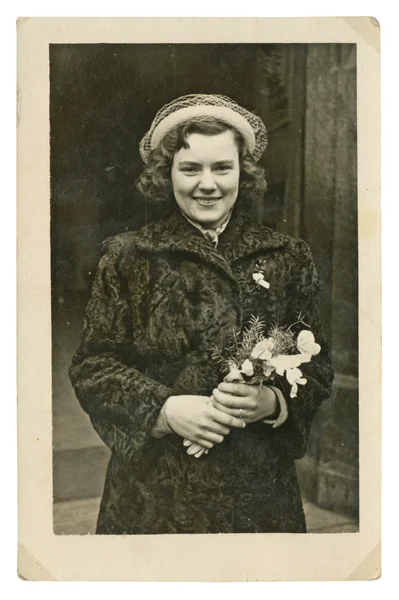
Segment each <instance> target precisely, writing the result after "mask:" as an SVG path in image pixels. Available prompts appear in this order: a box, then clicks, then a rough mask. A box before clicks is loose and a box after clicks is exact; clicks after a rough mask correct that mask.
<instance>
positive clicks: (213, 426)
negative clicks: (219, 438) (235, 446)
mask: <svg viewBox="0 0 399 600" xmlns="http://www.w3.org/2000/svg"><path fill="white" fill-rule="evenodd" d="M216 410H217V409H216ZM205 429H206V430H207V431H212V432H213V433H218V434H219V435H227V434H229V433H230V429H229V428H228V427H226V425H223V423H219V421H215V420H214V414H213V413H212V414H211V415H210V419H209V421H208V422H207V424H206V425H205Z"/></svg>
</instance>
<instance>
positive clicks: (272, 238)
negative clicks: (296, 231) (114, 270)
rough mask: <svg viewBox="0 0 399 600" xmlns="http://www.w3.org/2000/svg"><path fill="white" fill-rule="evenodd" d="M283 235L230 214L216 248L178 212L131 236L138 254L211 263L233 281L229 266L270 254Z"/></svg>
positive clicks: (284, 238) (282, 244) (279, 244)
mask: <svg viewBox="0 0 399 600" xmlns="http://www.w3.org/2000/svg"><path fill="white" fill-rule="evenodd" d="M288 239H289V238H287V236H284V235H283V234H280V233H278V232H276V231H274V230H272V229H270V228H268V227H264V226H259V225H257V224H254V223H253V222H252V221H249V220H248V219H245V218H244V217H243V216H242V215H240V214H239V213H238V212H237V213H236V214H234V213H233V215H232V217H231V219H230V222H229V224H228V226H227V228H226V230H225V231H224V232H223V233H222V234H221V236H220V238H219V244H218V247H217V248H214V247H213V246H212V244H211V243H210V242H209V241H208V240H206V239H205V238H204V236H203V234H202V233H201V232H200V231H199V230H198V229H197V228H196V227H194V226H193V225H192V224H191V223H189V222H188V221H187V219H185V218H184V217H183V216H182V215H181V214H180V213H177V214H175V215H173V216H172V217H170V218H169V219H168V220H166V221H160V222H158V223H155V224H151V225H149V226H148V227H144V228H142V229H141V230H140V232H138V234H137V235H136V236H135V243H136V246H137V248H138V249H139V250H140V251H141V252H145V253H148V254H156V253H164V254H174V253H178V254H184V255H186V256H187V255H189V256H191V257H193V258H196V259H197V260H200V261H201V262H206V263H209V264H211V265H212V266H213V267H214V268H215V269H217V270H219V271H220V272H222V273H223V274H224V275H225V276H226V277H228V278H229V279H231V280H232V281H233V282H235V283H237V282H236V279H235V276H234V273H233V270H232V265H233V263H234V262H236V261H238V260H240V259H241V258H244V257H246V256H250V255H253V254H258V253H263V252H267V251H274V250H277V249H279V248H281V247H283V246H285V245H286V244H287V242H288Z"/></svg>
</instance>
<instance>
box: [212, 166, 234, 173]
mask: <svg viewBox="0 0 399 600" xmlns="http://www.w3.org/2000/svg"><path fill="white" fill-rule="evenodd" d="M230 169H231V167H229V166H228V165H219V166H217V167H216V169H215V170H216V171H217V172H218V173H226V172H227V171H230Z"/></svg>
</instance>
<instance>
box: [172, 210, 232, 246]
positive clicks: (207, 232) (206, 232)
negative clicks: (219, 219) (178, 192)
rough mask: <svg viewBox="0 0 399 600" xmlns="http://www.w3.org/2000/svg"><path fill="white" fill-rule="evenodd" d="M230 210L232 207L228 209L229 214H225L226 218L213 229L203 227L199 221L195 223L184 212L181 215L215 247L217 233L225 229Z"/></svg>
mask: <svg viewBox="0 0 399 600" xmlns="http://www.w3.org/2000/svg"><path fill="white" fill-rule="evenodd" d="M232 212H233V209H231V210H230V212H229V214H228V215H227V218H226V219H225V220H224V221H223V223H222V224H221V225H219V227H216V228H214V229H213V228H210V229H207V228H205V227H203V226H202V225H201V224H200V223H197V222H196V221H192V220H191V219H189V218H188V217H187V215H185V214H184V212H182V215H183V217H184V218H185V219H187V221H188V222H189V223H191V225H193V226H194V227H196V228H197V229H198V230H199V231H200V232H201V233H202V235H203V236H204V237H205V238H206V239H207V240H209V241H210V242H212V244H213V245H214V246H215V247H217V245H218V243H219V235H220V234H221V233H223V231H224V230H225V229H226V227H227V225H228V224H229V221H230V219H231V215H232Z"/></svg>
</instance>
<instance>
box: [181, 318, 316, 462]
mask: <svg viewBox="0 0 399 600" xmlns="http://www.w3.org/2000/svg"><path fill="white" fill-rule="evenodd" d="M304 327H306V329H305V328H304ZM265 330H266V326H265V323H264V322H263V321H262V319H260V318H259V317H254V316H252V317H251V319H250V321H249V325H248V326H247V327H246V328H245V329H244V330H243V331H242V332H236V331H234V330H233V334H232V338H231V340H230V341H229V343H228V345H227V346H226V347H225V348H224V349H223V350H216V351H214V353H213V359H214V360H215V361H216V362H218V363H219V364H220V365H222V368H223V370H225V371H226V373H227V372H229V375H230V376H232V377H231V379H234V378H235V379H237V380H241V381H242V380H243V379H244V381H245V383H248V384H250V385H255V384H259V385H261V384H263V383H266V382H268V383H270V384H273V383H276V380H277V378H278V377H283V378H284V377H285V379H286V380H287V381H288V383H289V384H290V386H291V392H290V397H291V398H295V397H296V396H297V393H298V385H305V384H306V379H305V377H303V374H302V371H301V370H300V368H299V367H300V366H301V365H302V364H303V363H308V362H310V361H311V360H312V357H313V356H316V355H317V354H319V352H320V349H321V348H320V345H319V344H317V343H316V341H315V338H314V335H313V333H312V331H311V330H310V328H309V327H308V325H306V323H304V321H303V320H302V319H301V316H299V317H298V321H296V322H295V323H293V324H292V325H289V326H284V327H282V326H277V325H276V324H274V325H272V326H271V327H270V329H269V330H268V331H267V333H266V335H265ZM298 330H299V331H298ZM296 331H298V333H296ZM234 375H236V377H234ZM211 401H212V399H211ZM184 446H186V447H187V448H188V450H187V451H188V453H189V454H194V450H195V449H196V447H197V446H198V444H191V442H190V441H189V440H184ZM203 452H206V453H207V450H205V449H203ZM203 452H198V450H197V452H196V453H195V456H196V457H199V456H201V454H202V453H203Z"/></svg>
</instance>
